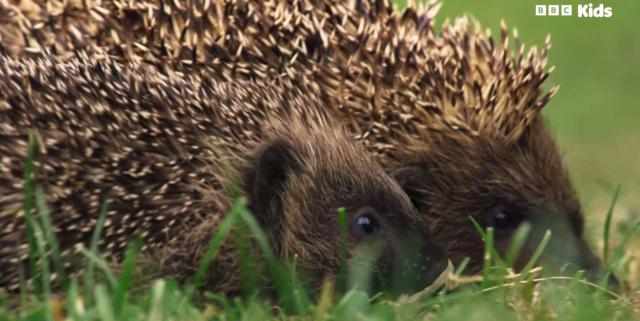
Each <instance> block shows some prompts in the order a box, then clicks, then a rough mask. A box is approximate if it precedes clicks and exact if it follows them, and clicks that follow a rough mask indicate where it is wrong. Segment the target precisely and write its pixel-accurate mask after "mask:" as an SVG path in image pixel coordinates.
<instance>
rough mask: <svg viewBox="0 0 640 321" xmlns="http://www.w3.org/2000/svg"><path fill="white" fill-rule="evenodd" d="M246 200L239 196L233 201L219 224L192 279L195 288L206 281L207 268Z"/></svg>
mask: <svg viewBox="0 0 640 321" xmlns="http://www.w3.org/2000/svg"><path fill="white" fill-rule="evenodd" d="M245 202H246V201H245V200H244V199H242V198H239V199H237V200H236V201H235V202H234V203H233V205H232V206H231V210H230V211H229V214H227V215H226V216H225V218H224V219H223V220H222V222H221V223H220V226H218V230H217V231H216V233H215V234H214V235H213V236H212V237H211V239H210V240H209V244H208V245H207V250H206V252H205V253H204V255H203V256H202V259H200V264H199V265H198V270H197V271H196V274H195V276H194V278H193V281H192V286H193V287H194V289H197V288H199V287H200V285H201V284H202V282H203V281H204V278H205V275H206V273H207V270H208V269H209V266H210V265H211V262H213V259H214V258H215V257H216V255H217V254H218V251H219V250H220V247H221V246H222V242H224V240H225V239H226V237H227V235H228V234H229V232H231V229H232V228H233V226H234V225H235V224H236V221H237V219H238V217H239V215H240V212H241V211H242V210H243V209H244V208H245V206H244V204H245Z"/></svg>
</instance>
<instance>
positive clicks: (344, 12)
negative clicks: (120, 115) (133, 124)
mask: <svg viewBox="0 0 640 321" xmlns="http://www.w3.org/2000/svg"><path fill="white" fill-rule="evenodd" d="M36 3H39V5H36V6H34V8H44V5H43V4H42V3H43V2H36ZM439 6H440V4H439V3H434V2H431V3H427V4H421V5H419V6H418V7H417V8H416V7H414V6H412V5H411V4H409V6H408V8H407V9H405V10H404V11H402V12H401V11H398V10H396V9H394V8H393V7H392V6H391V4H390V3H389V2H388V1H385V0H379V1H356V0H354V1H346V2H343V1H331V0H324V1H304V0H294V1H238V0H218V1H188V2H187V1H171V2H165V1H142V2H140V1H138V2H127V1H102V2H96V3H94V4H93V7H82V6H80V5H78V4H68V5H66V6H65V7H64V8H61V9H60V10H58V11H56V12H55V13H53V14H50V13H48V12H46V11H45V10H41V9H39V10H36V9H33V8H32V9H30V10H25V9H24V8H16V7H13V8H11V9H5V11H6V12H12V13H11V14H10V15H7V16H8V17H11V18H6V19H5V20H6V21H8V22H7V23H4V24H3V28H2V30H1V31H0V34H3V35H6V36H5V37H9V36H8V35H11V34H13V35H15V34H22V35H23V36H22V37H19V38H15V41H5V42H4V44H3V47H4V48H5V49H4V50H5V51H9V52H11V53H13V54H18V55H31V54H33V53H34V52H37V51H39V50H41V49H42V48H50V47H51V48H53V49H55V50H56V52H58V53H59V54H60V55H69V54H71V53H72V52H73V51H74V50H76V49H86V50H94V51H99V52H103V51H104V52H106V53H108V54H110V55H112V56H114V57H117V59H125V60H144V61H148V62H151V63H154V64H157V65H159V66H160V65H164V64H169V65H172V66H174V67H176V68H178V69H180V70H185V71H188V72H194V73H202V74H208V75H216V76H218V77H223V78H227V79H240V78H249V79H269V78H271V77H274V76H275V75H282V74H287V75H289V76H292V77H294V78H301V77H303V78H305V79H306V82H307V83H309V84H310V86H312V87H315V88H316V89H317V91H318V92H320V96H321V99H322V100H323V101H325V102H327V104H325V105H323V106H328V107H330V108H332V110H331V112H332V113H333V114H334V115H335V116H336V118H338V119H339V120H341V121H342V122H343V123H344V124H346V125H347V126H348V128H349V131H350V132H351V134H352V135H353V136H354V137H355V138H356V139H358V140H359V141H361V142H362V144H363V145H364V146H365V147H366V148H367V150H369V151H370V152H371V153H372V154H373V155H375V157H376V159H377V160H378V161H379V162H380V163H381V164H382V165H383V166H384V167H385V169H386V170H387V171H388V172H395V173H398V175H399V176H400V178H401V181H402V183H403V184H404V187H405V189H406V190H407V192H408V193H409V194H410V196H411V197H412V200H413V201H414V203H415V204H416V206H417V207H418V208H419V211H420V212H421V213H422V214H423V218H424V224H425V227H426V228H427V229H429V230H431V231H433V233H434V235H435V237H436V239H437V240H438V241H439V242H440V243H441V244H442V245H443V246H444V247H445V250H446V252H447V254H448V255H449V256H450V257H451V258H452V259H453V260H454V262H456V263H459V262H461V261H462V260H463V259H464V258H465V257H469V258H470V259H471V261H470V265H469V268H468V269H467V271H466V272H468V273H476V272H478V271H479V270H480V269H481V268H482V262H483V244H482V241H481V238H480V236H479V235H478V233H477V232H476V231H475V229H474V227H473V225H472V224H471V223H470V222H469V219H468V217H469V216H472V217H473V218H475V219H476V221H478V222H479V223H480V224H481V225H482V226H483V227H493V228H494V229H495V230H496V246H497V247H498V249H499V250H500V251H501V252H502V253H503V254H504V253H505V251H506V249H507V248H508V247H509V245H510V242H511V238H512V236H513V234H514V232H515V231H516V229H517V227H518V226H520V225H521V224H522V223H524V222H528V223H530V224H531V226H532V234H531V237H530V238H529V240H528V242H527V243H526V245H525V248H524V250H523V253H522V255H521V256H520V257H519V258H518V260H517V262H516V267H522V266H523V265H524V263H525V262H527V260H528V258H529V257H530V255H531V254H532V252H533V249H534V248H535V247H536V246H537V244H538V242H539V240H540V238H541V235H542V234H543V232H544V231H545V230H546V229H551V230H552V231H553V238H552V244H551V245H550V246H549V250H548V251H547V252H546V254H545V255H544V256H543V258H542V260H541V261H542V262H541V263H542V264H545V265H550V266H552V267H555V268H557V269H559V268H560V267H564V266H565V265H566V264H569V265H570V268H569V269H568V270H569V273H571V272H572V271H575V270H576V269H586V270H587V271H588V273H587V274H588V275H590V276H592V277H599V276H600V275H601V274H602V272H603V270H602V266H601V264H600V263H599V261H598V259H597V258H596V257H595V255H594V254H593V252H592V251H591V250H590V249H589V248H588V246H587V244H586V242H585V240H584V237H583V229H584V227H583V226H584V222H583V221H584V218H583V214H582V211H581V207H580V203H579V201H578V199H577V197H576V195H575V192H574V190H573V187H572V184H571V182H570V179H569V175H568V173H567V172H566V169H565V167H564V165H563V162H562V159H561V155H560V152H559V150H558V147H557V146H556V144H555V141H554V139H553V136H552V135H551V133H550V132H549V130H548V129H547V126H546V124H545V121H544V119H543V118H542V115H541V110H542V108H543V107H544V106H545V105H546V104H547V103H548V102H549V101H550V99H551V97H552V96H553V95H554V93H555V92H556V90H557V88H556V87H553V88H552V89H550V90H549V91H547V92H545V91H544V90H543V85H544V83H545V81H546V79H547V77H548V76H549V73H550V72H551V71H552V68H547V66H546V65H547V53H548V50H549V47H550V43H549V41H548V40H547V42H546V43H545V44H544V46H543V47H542V48H539V49H538V48H536V47H532V48H530V49H528V50H527V49H526V48H525V46H524V45H522V44H521V43H520V41H519V39H518V36H517V33H516V32H515V31H514V35H513V37H510V36H509V33H508V32H507V29H506V27H504V26H503V27H502V29H501V30H500V35H499V37H498V38H494V37H493V36H491V34H490V32H489V31H488V30H485V29H483V28H482V27H481V26H480V25H479V24H478V23H475V22H474V21H472V20H471V19H469V18H466V17H461V18H457V19H455V20H454V21H453V22H450V21H446V22H445V23H444V24H443V25H442V26H441V28H439V31H438V32H436V30H435V28H434V18H435V16H436V13H437V11H438V8H439ZM62 17H65V18H64V19H63V18H62ZM43 21H58V22H59V23H56V24H43V23H42V22H43ZM7 39H8V38H7Z"/></svg>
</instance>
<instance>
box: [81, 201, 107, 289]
mask: <svg viewBox="0 0 640 321" xmlns="http://www.w3.org/2000/svg"><path fill="white" fill-rule="evenodd" d="M108 209H109V201H108V200H105V201H104V202H103V203H102V206H101V207H100V213H99V214H98V220H97V221H96V226H95V228H94V230H93V234H92V235H91V243H90V244H89V251H90V252H91V254H92V255H91V256H95V257H97V255H98V245H99V244H100V237H101V235H102V230H103V229H104V224H105V222H106V221H107V212H108ZM95 262H96V260H89V261H88V262H87V273H86V275H85V280H84V282H85V286H86V289H87V292H86V293H87V294H89V293H93V289H94V288H95V275H94V270H95ZM87 297H88V296H87Z"/></svg>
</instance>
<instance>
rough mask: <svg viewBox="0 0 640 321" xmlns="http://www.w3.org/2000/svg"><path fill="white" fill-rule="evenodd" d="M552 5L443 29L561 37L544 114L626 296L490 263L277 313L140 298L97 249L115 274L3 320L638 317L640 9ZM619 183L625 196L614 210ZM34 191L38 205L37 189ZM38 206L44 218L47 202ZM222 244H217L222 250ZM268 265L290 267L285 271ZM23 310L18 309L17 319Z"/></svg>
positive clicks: (196, 300) (488, 0)
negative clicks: (480, 273) (397, 288)
mask: <svg viewBox="0 0 640 321" xmlns="http://www.w3.org/2000/svg"><path fill="white" fill-rule="evenodd" d="M563 2H565V1H563ZM542 3H550V2H548V1H541V0H538V1H530V0H525V1H497V0H485V1H477V0H466V1H463V0H447V1H444V4H443V6H442V9H441V11H440V14H439V15H438V18H437V22H436V25H439V24H441V23H442V22H443V21H444V19H445V18H446V17H456V16H460V15H462V14H465V13H468V14H471V15H473V16H474V17H475V18H477V19H478V20H479V21H480V22H482V23H483V25H485V26H487V27H490V28H491V29H492V30H493V31H494V34H495V33H496V32H497V30H498V26H499V22H500V20H501V19H504V20H505V22H506V23H507V25H508V26H509V27H517V28H518V31H519V34H520V36H521V38H522V39H523V41H524V42H525V43H526V44H527V45H535V44H538V45H539V44H542V43H543V41H544V38H545V37H546V35H547V34H551V36H552V42H553V47H552V50H551V52H550V64H551V65H555V66H556V69H555V71H554V73H553V75H552V77H551V78H550V79H549V80H548V85H549V86H551V85H553V84H560V86H561V88H560V91H559V93H558V94H557V95H556V97H555V98H554V99H553V100H552V101H551V102H550V103H549V105H548V106H547V107H546V110H545V116H546V117H547V118H548V121H549V123H550V124H551V127H552V129H553V131H554V132H555V133H556V135H557V137H558V142H559V144H560V146H561V148H562V150H563V151H564V152H565V157H566V160H567V164H568V167H569V171H570V172H571V174H572V177H573V180H574V182H575V185H576V188H577V190H578V192H579V194H580V197H581V200H582V203H583V206H584V209H585V213H586V215H587V216H588V217H587V233H588V236H589V240H590V242H591V243H592V245H593V247H594V248H596V249H597V252H598V253H602V252H603V251H604V247H605V242H604V239H605V238H604V237H603V235H604V229H605V228H609V229H610V232H611V241H610V244H609V247H610V249H611V250H610V252H611V253H612V259H611V260H610V262H608V263H611V264H613V263H616V262H617V263H618V265H617V266H616V269H615V270H616V273H617V275H618V276H619V277H620V278H621V279H622V280H623V281H624V282H625V283H626V284H627V289H625V290H624V291H621V292H618V293H614V292H610V291H609V290H607V289H606V288H604V287H601V286H599V285H598V284H593V283H589V282H586V281H582V279H581V278H580V275H577V276H576V277H574V278H567V279H557V278H548V277H547V278H545V277H543V276H541V275H540V274H539V271H538V270H537V269H535V268H531V269H527V270H526V271H525V272H523V273H522V274H519V275H515V274H512V273H511V271H510V270H508V269H507V268H505V267H504V266H502V264H501V262H500V259H499V258H496V257H493V256H491V257H490V259H488V264H487V268H486V269H485V271H484V280H480V279H478V278H469V277H462V276H458V275H453V276H452V277H451V278H450V280H449V282H448V285H447V288H448V289H450V290H451V291H442V292H440V294H438V295H435V296H434V297H432V298H428V299H422V300H418V301H416V302H405V301H403V300H390V299H387V298H385V297H384V296H375V297H368V296H367V295H365V294H364V293H361V292H358V291H350V292H347V293H342V292H340V291H337V290H334V289H335V287H334V286H335V284H332V283H327V284H325V287H324V288H323V291H321V293H320V294H318V295H311V296H308V295H306V294H305V293H304V292H302V291H301V292H295V293H294V294H293V297H292V298H291V297H290V298H288V299H287V300H284V299H283V300H284V301H286V302H284V303H283V304H281V305H277V306H276V305H274V304H272V303H271V302H267V301H265V300H263V299H259V298H256V297H253V296H248V297H247V298H243V299H228V298H225V297H224V296H221V295H218V294H213V293H204V294H201V293H199V292H195V291H193V290H192V288H191V287H190V286H189V285H178V284H176V283H175V282H173V281H170V280H158V281H157V282H155V283H154V284H153V285H151V286H150V287H149V288H148V289H144V290H141V291H131V290H129V284H130V281H131V274H130V273H133V270H134V268H133V267H131V268H130V269H127V268H126V267H125V268H124V269H123V273H122V274H121V275H120V276H112V275H111V274H110V273H111V272H110V271H108V269H104V268H103V267H102V266H103V264H102V261H101V260H100V259H99V257H97V256H96V255H95V254H96V253H94V252H93V251H92V250H91V249H89V250H87V251H86V255H87V257H88V258H89V262H90V263H89V264H90V265H91V266H92V268H91V269H92V270H95V273H96V275H102V276H106V278H104V277H103V278H101V279H102V280H103V281H96V279H98V277H92V276H91V275H89V276H88V277H87V278H82V279H79V281H77V282H75V281H74V282H71V283H69V286H68V290H67V291H66V293H65V295H61V296H56V295H53V296H52V295H50V294H49V293H48V291H47V289H46V282H45V286H41V289H40V291H38V292H39V293H37V294H32V293H22V294H21V296H20V297H19V298H16V297H6V298H0V303H4V304H1V305H0V321H4V320H52V321H53V320H55V321H59V320H65V319H68V320H107V321H111V320H113V321H115V320H150V321H156V320H266V319H270V318H274V319H295V320H298V319H301V320H634V319H635V320H638V319H640V295H638V294H636V293H637V292H638V291H640V287H639V286H640V283H639V282H640V233H638V230H636V231H634V230H633V227H634V226H635V225H634V224H635V223H636V222H637V221H638V220H640V214H639V213H640V197H639V193H640V162H638V160H637V157H638V156H640V105H639V102H640V28H639V27H638V22H637V21H638V20H637V15H638V14H640V2H638V1H634V0H624V1H603V3H604V4H605V5H608V6H611V7H612V8H613V17H611V18H602V19H595V18H578V17H575V16H573V17H536V16H535V15H534V6H535V5H536V4H542ZM598 3H599V2H598ZM399 5H402V4H399ZM574 14H575V13H574ZM618 187H620V193H619V195H618V196H619V197H618V198H617V200H616V202H615V203H613V199H614V198H615V195H616V189H617V188H618ZM34 193H35V191H34ZM35 196H36V200H38V198H39V197H37V196H38V193H35ZM37 203H38V204H36V205H35V206H36V207H38V210H39V211H40V212H42V211H43V210H44V209H45V208H44V206H45V205H44V204H41V203H42V202H37ZM612 203H613V206H612ZM610 208H611V209H612V210H610ZM235 213H237V214H236V215H235V216H234V217H236V218H237V220H236V221H234V222H235V224H246V225H248V226H249V229H251V228H252V225H251V219H250V216H249V215H248V213H247V212H246V211H245V210H244V209H242V207H241V206H240V207H239V208H237V211H235ZM608 214H610V215H611V217H612V224H611V225H610V226H609V225H606V224H604V222H605V221H606V218H607V216H608ZM37 225H38V226H39V227H40V228H41V229H42V233H41V234H38V233H35V234H34V236H38V237H36V238H35V239H36V241H37V240H40V241H42V242H52V241H53V240H52V239H49V236H48V233H47V230H48V226H47V222H46V221H41V222H39V224H37ZM223 236H224V235H223V234H219V235H218V236H217V237H218V239H219V238H222V237H223ZM214 239H216V238H215V237H214ZM625 242H626V243H625ZM36 243H37V242H36ZM212 243H214V244H213V247H212V249H215V247H216V244H217V243H216V242H212ZM542 246H544V244H542ZM36 247H37V246H36ZM490 248H491V244H487V249H488V250H489V249H490ZM265 250H266V251H268V249H265ZM129 253H130V256H128V261H127V262H130V264H131V265H130V266H133V262H134V261H135V258H136V250H135V248H134V247H132V250H131V251H130V252H129ZM488 253H491V252H490V251H488ZM54 259H55V258H54ZM270 264H275V265H277V266H278V267H279V269H281V270H282V271H287V267H286V266H285V265H281V264H280V263H277V262H271V263H270ZM127 266H128V265H127ZM129 272H130V273H129ZM284 275H285V278H286V279H287V280H280V281H279V282H283V284H287V285H288V286H291V287H297V281H296V280H295V275H290V274H288V273H285V274H284ZM281 277H282V275H281ZM105 280H106V281H105ZM49 303H50V304H49ZM16 307H19V308H18V311H19V312H17V313H16V312H10V311H15V308H16Z"/></svg>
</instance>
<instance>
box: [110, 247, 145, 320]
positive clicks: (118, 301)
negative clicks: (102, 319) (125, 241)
mask: <svg viewBox="0 0 640 321" xmlns="http://www.w3.org/2000/svg"><path fill="white" fill-rule="evenodd" d="M141 248H142V241H141V240H136V241H134V242H132V243H131V244H130V245H129V246H128V247H127V250H126V252H125V254H124V261H123V262H122V271H121V273H120V278H119V279H118V287H117V288H116V291H115V294H114V305H113V310H114V312H115V315H116V316H118V317H120V314H121V313H122V308H123V306H124V303H125V300H126V297H127V291H128V290H129V286H130V285H131V280H132V279H133V273H134V271H135V267H136V261H137V259H138V254H140V249H141Z"/></svg>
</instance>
